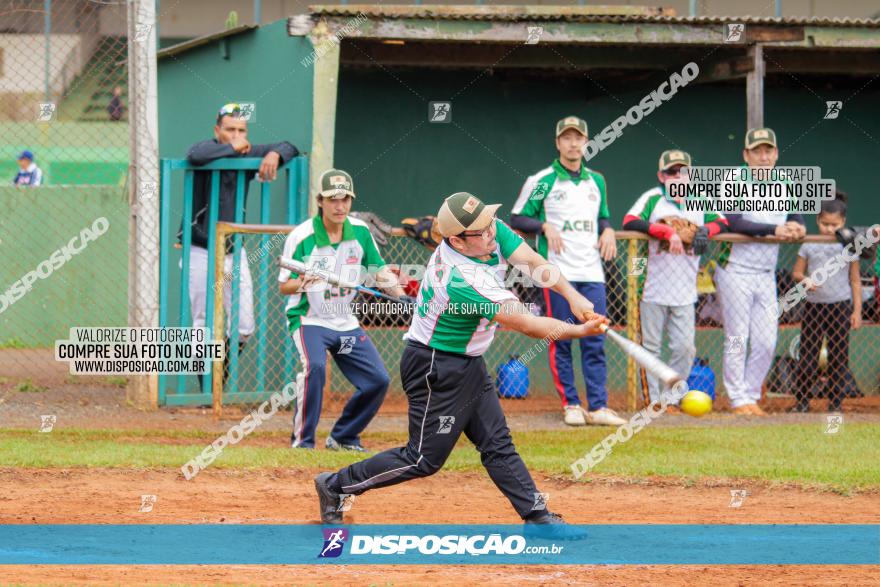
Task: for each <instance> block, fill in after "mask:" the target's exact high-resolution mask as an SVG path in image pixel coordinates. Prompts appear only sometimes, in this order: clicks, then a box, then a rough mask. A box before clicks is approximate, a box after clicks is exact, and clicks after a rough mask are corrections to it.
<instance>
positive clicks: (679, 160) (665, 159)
mask: <svg viewBox="0 0 880 587" xmlns="http://www.w3.org/2000/svg"><path fill="white" fill-rule="evenodd" d="M676 165H685V166H687V167H690V166H691V156H690V155H688V154H687V153H685V152H684V151H679V150H677V149H672V150H670V151H663V154H662V155H660V171H666V170H667V169H669V168H670V167H674V166H676Z"/></svg>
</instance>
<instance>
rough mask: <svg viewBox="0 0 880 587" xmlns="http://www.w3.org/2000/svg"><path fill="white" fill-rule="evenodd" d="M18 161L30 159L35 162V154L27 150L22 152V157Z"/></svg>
mask: <svg viewBox="0 0 880 587" xmlns="http://www.w3.org/2000/svg"><path fill="white" fill-rule="evenodd" d="M18 159H28V160H30V161H33V160H34V154H33V153H31V152H30V151H28V150H27V149H25V150H24V151H22V152H21V155H19V156H18Z"/></svg>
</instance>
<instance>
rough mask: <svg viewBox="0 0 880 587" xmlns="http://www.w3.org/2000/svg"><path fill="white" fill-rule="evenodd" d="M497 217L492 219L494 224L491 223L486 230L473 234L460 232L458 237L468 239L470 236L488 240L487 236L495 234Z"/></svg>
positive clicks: (473, 232) (472, 232) (475, 231)
mask: <svg viewBox="0 0 880 587" xmlns="http://www.w3.org/2000/svg"><path fill="white" fill-rule="evenodd" d="M496 218H497V217H496V216H493V217H492V222H490V223H489V226H487V227H486V228H484V229H483V230H474V231H471V232H460V233H459V234H458V236H460V237H468V236H479V237H483V238H486V236H493V235H494V234H495V219H496Z"/></svg>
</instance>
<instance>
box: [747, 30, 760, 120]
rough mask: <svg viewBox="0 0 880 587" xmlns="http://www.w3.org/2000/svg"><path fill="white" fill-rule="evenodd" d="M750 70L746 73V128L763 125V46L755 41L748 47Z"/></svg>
mask: <svg viewBox="0 0 880 587" xmlns="http://www.w3.org/2000/svg"><path fill="white" fill-rule="evenodd" d="M748 55H749V58H750V59H751V61H752V71H750V72H749V73H748V74H747V75H746V104H747V105H748V112H747V114H746V128H758V127H761V126H764V46H763V45H761V43H755V44H754V45H752V46H751V47H749V51H748Z"/></svg>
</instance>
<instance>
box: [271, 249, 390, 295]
mask: <svg viewBox="0 0 880 587" xmlns="http://www.w3.org/2000/svg"><path fill="white" fill-rule="evenodd" d="M278 265H279V266H281V267H283V268H284V269H288V270H290V271H293V272H294V273H299V274H300V275H303V274H305V273H311V274H313V275H317V276H319V277H320V278H321V279H323V280H324V281H326V282H327V283H329V284H330V285H335V286H337V287H348V288H351V289H354V290H357V291H361V292H364V293H368V294H370V295H374V296H376V297H377V298H384V299H386V300H389V301H392V302H397V303H399V304H405V303H406V302H404V301H403V300H401V299H400V298H396V297H394V296H390V295H388V294H386V293H382V292H381V291H379V290H375V289H373V288H370V287H366V286H364V285H358V284H356V283H346V282H345V281H342V280H341V279H339V276H337V275H334V274H332V273H330V272H329V271H325V270H323V269H316V268H314V267H306V264H305V263H303V262H302V261H296V260H295V259H285V258H283V257H278Z"/></svg>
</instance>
